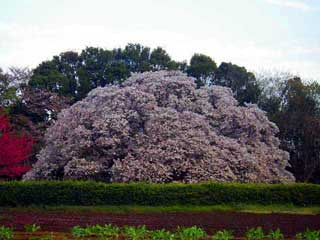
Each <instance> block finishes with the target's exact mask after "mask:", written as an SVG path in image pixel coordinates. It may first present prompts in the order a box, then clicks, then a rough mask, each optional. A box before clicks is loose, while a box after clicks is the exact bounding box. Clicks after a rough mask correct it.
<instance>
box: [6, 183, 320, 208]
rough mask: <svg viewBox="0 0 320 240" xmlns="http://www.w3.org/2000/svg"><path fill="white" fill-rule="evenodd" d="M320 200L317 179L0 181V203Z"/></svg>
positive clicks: (296, 202)
mask: <svg viewBox="0 0 320 240" xmlns="http://www.w3.org/2000/svg"><path fill="white" fill-rule="evenodd" d="M233 203H234V204H238V203H244V204H268V205H270V204H294V205H298V206H310V205H320V185H314V184H240V183H201V184H178V183H170V184H146V183H130V184H118V183H113V184H107V183H99V182H92V181H86V182H82V181H27V182H21V181H20V182H18V181H13V182H0V206H28V205H56V206H58V205H75V206H81V205H83V206H89V205H149V206H159V205H161V206H169V205H216V204H233Z"/></svg>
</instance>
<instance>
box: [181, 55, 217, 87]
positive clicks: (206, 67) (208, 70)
mask: <svg viewBox="0 0 320 240" xmlns="http://www.w3.org/2000/svg"><path fill="white" fill-rule="evenodd" d="M216 70H217V64H216V63H215V62H214V61H213V60H212V59H211V58H210V57H209V56H206V55H204V54H194V55H193V56H192V58H191V60H190V65H189V66H188V69H187V73H188V74H189V75H190V76H193V77H195V78H196V79H197V81H196V83H197V86H198V87H201V86H208V85H210V84H212V83H213V79H214V75H215V71H216Z"/></svg>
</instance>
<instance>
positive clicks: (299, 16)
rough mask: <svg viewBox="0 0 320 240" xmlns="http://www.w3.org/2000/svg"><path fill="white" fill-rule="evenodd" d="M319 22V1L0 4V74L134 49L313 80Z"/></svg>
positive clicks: (48, 0)
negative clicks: (63, 58)
mask: <svg viewBox="0 0 320 240" xmlns="http://www.w3.org/2000/svg"><path fill="white" fill-rule="evenodd" d="M319 23H320V0H0V67H2V68H7V67H8V66H11V65H14V66H29V67H35V66H37V64H39V63H40V62H41V61H44V60H48V59H51V58H52V56H53V55H57V54H59V53H60V52H63V51H67V50H76V51H79V50H81V49H83V48H85V47H86V46H96V47H103V48H109V49H112V48H115V47H123V46H125V45H126V44H127V43H141V44H143V45H146V46H150V47H157V46H161V47H163V48H165V49H166V50H167V52H168V53H169V54H170V55H171V57H172V58H173V59H175V60H189V59H190V57H191V56H192V54H193V53H204V54H206V55H209V56H211V57H212V58H213V59H214V60H215V61H216V62H217V63H220V62H221V61H225V62H233V63H236V64H238V65H241V66H245V67H247V68H248V69H250V70H256V71H257V70H258V71H259V70H261V69H278V70H283V71H292V72H294V73H299V74H300V75H301V76H302V77H304V78H312V79H319V81H320V27H319Z"/></svg>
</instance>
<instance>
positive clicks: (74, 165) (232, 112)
mask: <svg viewBox="0 0 320 240" xmlns="http://www.w3.org/2000/svg"><path fill="white" fill-rule="evenodd" d="M277 133H278V128H277V126H276V125H275V124H274V123H272V122H270V121H269V120H268V118H267V116H266V115H265V112H263V111H262V110H260V109H259V108H258V107H257V106H256V105H253V104H250V105H246V106H239V103H238V101H237V100H236V99H235V98H234V97H233V93H232V90H231V89H230V88H227V87H221V86H210V87H208V86H205V87H201V88H197V87H196V84H195V79H194V78H192V77H188V76H187V75H186V74H183V73H181V72H179V71H158V72H145V73H141V74H133V75H132V76H131V77H130V78H129V79H128V80H127V81H125V82H124V83H123V84H122V85H121V86H112V87H110V86H108V87H104V88H102V87H99V88H96V89H94V90H92V91H91V92H90V93H89V94H88V96H87V97H86V98H85V99H83V100H82V101H78V102H77V103H75V104H74V105H72V106H71V107H70V108H68V109H65V110H63V111H62V112H61V113H60V114H59V115H58V119H57V121H56V122H55V124H54V125H53V126H52V127H50V128H49V129H48V130H47V132H46V135H45V140H46V145H45V147H44V148H43V149H42V150H41V151H40V153H39V155H38V161H37V162H36V164H35V165H34V166H33V169H32V170H31V171H29V172H28V173H27V174H26V175H25V176H24V179H96V180H102V181H107V182H131V181H144V182H158V183H163V182H172V181H181V182H201V181H219V182H234V181H236V182H269V183H275V182H292V181H294V180H295V179H294V177H293V175H292V174H291V173H289V172H288V171H287V170H286V167H288V166H289V164H288V160H289V154H288V153H287V152H285V151H283V150H281V149H279V144H280V142H279V139H278V138H277V137H276V134H277Z"/></svg>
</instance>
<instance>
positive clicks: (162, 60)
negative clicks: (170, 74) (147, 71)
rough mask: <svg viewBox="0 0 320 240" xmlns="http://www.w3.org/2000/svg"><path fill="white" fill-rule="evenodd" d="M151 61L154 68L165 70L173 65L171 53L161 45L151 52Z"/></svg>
mask: <svg viewBox="0 0 320 240" xmlns="http://www.w3.org/2000/svg"><path fill="white" fill-rule="evenodd" d="M150 63H151V65H152V67H153V70H156V71H157V70H163V69H168V68H169V66H170V65H171V66H172V62H171V58H170V56H169V54H168V53H167V52H166V51H165V50H164V49H163V48H161V47H157V48H156V49H154V50H153V51H152V52H151V56H150Z"/></svg>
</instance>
